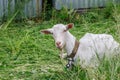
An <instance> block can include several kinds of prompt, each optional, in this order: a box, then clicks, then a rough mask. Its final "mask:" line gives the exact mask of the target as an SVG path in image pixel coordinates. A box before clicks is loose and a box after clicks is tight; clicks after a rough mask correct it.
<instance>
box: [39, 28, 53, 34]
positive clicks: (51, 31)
mask: <svg viewBox="0 0 120 80" xmlns="http://www.w3.org/2000/svg"><path fill="white" fill-rule="evenodd" d="M40 32H41V33H43V34H52V33H53V30H52V29H44V30H41V31H40Z"/></svg>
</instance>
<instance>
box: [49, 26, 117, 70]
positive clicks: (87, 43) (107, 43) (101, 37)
mask: <svg viewBox="0 0 120 80" xmlns="http://www.w3.org/2000/svg"><path fill="white" fill-rule="evenodd" d="M66 27H67V25H63V24H57V25H54V26H53V28H52V29H50V30H51V33H53V37H54V39H55V42H58V41H60V42H61V44H60V49H64V50H65V51H66V52H67V55H70V54H71V52H72V50H73V48H74V45H75V40H76V38H75V37H74V36H73V35H72V34H71V33H70V32H69V31H68V30H67V31H66V32H64V30H66ZM56 47H57V45H56ZM118 47H119V44H118V43H117V42H116V41H115V40H114V39H113V37H112V36H111V35H108V34H92V33H86V34H85V35H84V36H83V37H82V38H81V39H80V45H79V48H78V51H77V53H76V55H75V57H74V60H75V63H76V62H77V61H78V60H80V61H79V63H80V65H81V66H82V67H83V68H84V67H95V66H97V65H98V64H99V63H98V62H97V60H98V59H102V58H103V57H104V56H106V57H110V55H111V54H114V53H116V52H115V51H116V49H117V48H118ZM61 54H62V53H61ZM61 56H62V55H61Z"/></svg>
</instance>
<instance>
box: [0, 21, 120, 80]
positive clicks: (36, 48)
mask: <svg viewBox="0 0 120 80" xmlns="http://www.w3.org/2000/svg"><path fill="white" fill-rule="evenodd" d="M66 24H67V23H66ZM53 25H54V23H51V22H50V21H48V22H43V23H39V24H36V23H35V24H34V25H31V24H25V23H13V24H11V25H10V26H8V27H7V28H5V29H4V27H2V28H1V29H0V79H1V80H92V79H95V80H120V59H119V57H117V58H115V59H111V60H110V61H107V60H103V63H101V66H99V67H98V69H96V70H92V71H91V70H89V71H91V72H87V71H86V70H82V69H80V67H75V69H73V70H71V71H68V70H66V68H65V63H66V61H65V60H61V59H60V58H59V50H58V49H57V48H56V47H55V45H54V40H53V38H52V36H51V35H43V34H41V33H40V30H41V29H45V28H50V27H52V26H53ZM70 32H71V33H72V34H73V35H74V36H76V38H77V39H78V40H79V39H80V38H81V37H82V36H83V35H84V34H85V33H87V32H89V33H107V34H111V35H113V37H114V38H115V40H117V41H118V42H120V38H119V35H118V28H116V24H115V22H114V21H111V20H104V21H100V22H95V23H85V24H81V23H76V24H75V26H74V28H73V29H71V30H70Z"/></svg>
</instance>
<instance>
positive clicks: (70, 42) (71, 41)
mask: <svg viewBox="0 0 120 80" xmlns="http://www.w3.org/2000/svg"><path fill="white" fill-rule="evenodd" d="M75 39H76V38H75V37H74V36H73V35H72V34H71V33H70V32H69V31H67V33H66V39H65V43H66V45H65V50H66V52H67V54H68V55H70V54H71V53H72V50H73V48H74V45H75Z"/></svg>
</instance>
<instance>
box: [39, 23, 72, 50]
mask: <svg viewBox="0 0 120 80" xmlns="http://www.w3.org/2000/svg"><path fill="white" fill-rule="evenodd" d="M73 26H74V24H73V23H70V24H67V25H63V24H56V25H54V26H53V27H52V28H50V29H45V30H41V31H40V32H41V33H44V34H52V35H53V38H54V40H55V45H56V47H57V48H59V49H62V48H63V47H64V46H65V40H66V34H67V32H68V30H69V29H70V28H72V27H73Z"/></svg>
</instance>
